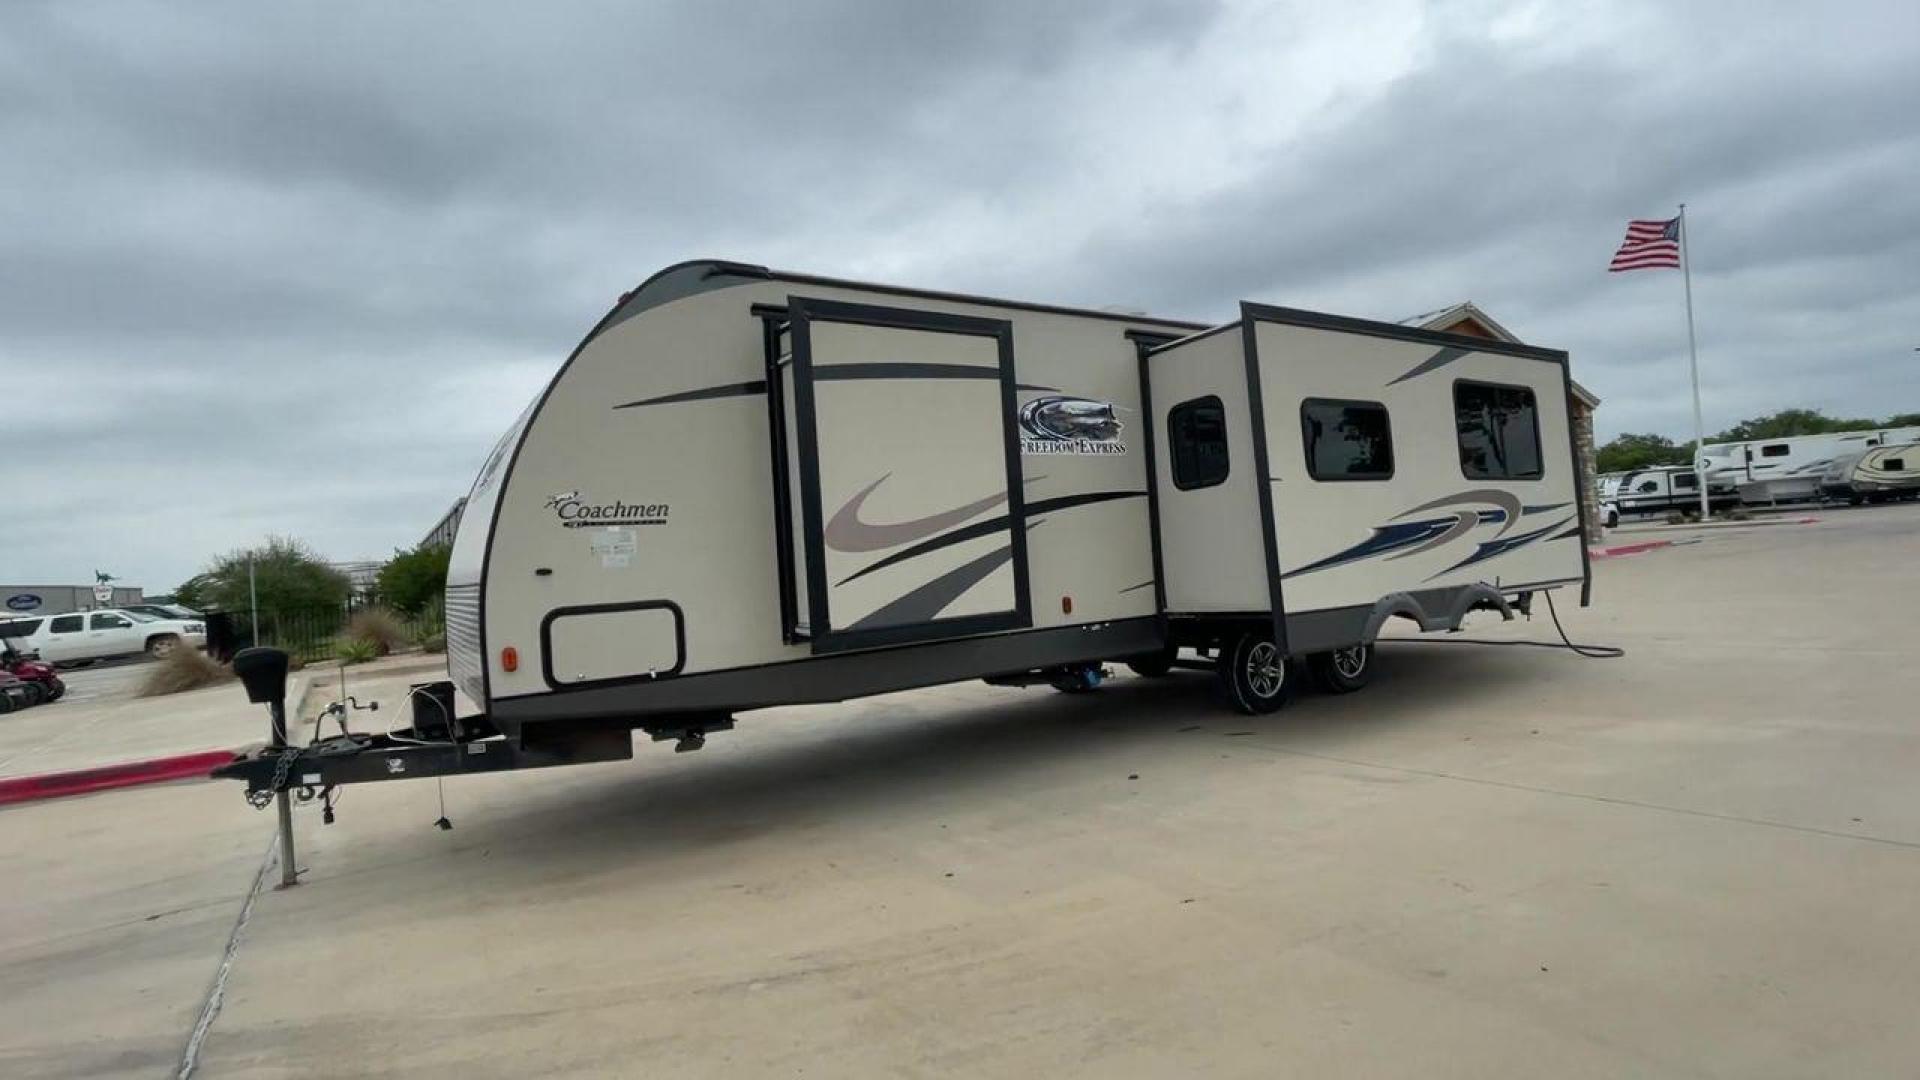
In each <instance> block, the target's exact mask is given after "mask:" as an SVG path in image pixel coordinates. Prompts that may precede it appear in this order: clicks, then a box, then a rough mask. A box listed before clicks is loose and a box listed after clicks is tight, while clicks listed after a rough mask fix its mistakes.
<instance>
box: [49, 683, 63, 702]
mask: <svg viewBox="0 0 1920 1080" xmlns="http://www.w3.org/2000/svg"><path fill="white" fill-rule="evenodd" d="M66 693H67V684H66V683H63V682H61V681H60V680H59V679H55V680H53V683H52V685H51V686H49V687H48V689H47V700H48V701H59V700H60V699H61V698H62V697H64V696H66Z"/></svg>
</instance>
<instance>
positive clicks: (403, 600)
mask: <svg viewBox="0 0 1920 1080" xmlns="http://www.w3.org/2000/svg"><path fill="white" fill-rule="evenodd" d="M451 554H452V550H451V549H449V548H447V547H445V546H443V545H434V546H430V547H417V548H414V549H413V550H412V551H396V552H394V553H393V558H391V559H388V560H387V563H386V565H385V566H382V567H381V568H380V576H379V577H378V578H377V579H376V581H375V584H374V591H375V592H376V593H378V594H379V597H380V602H381V603H383V604H387V605H389V606H391V607H393V608H394V609H396V610H398V611H402V612H405V613H406V614H408V615H418V614H420V613H421V612H422V611H423V610H424V609H425V608H426V606H427V605H428V604H430V603H432V602H434V601H435V600H437V599H439V597H440V595H441V594H442V593H444V592H445V591H446V588H447V559H448V556H450V555H451Z"/></svg>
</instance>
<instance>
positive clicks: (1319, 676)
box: [1307, 645, 1373, 694]
mask: <svg viewBox="0 0 1920 1080" xmlns="http://www.w3.org/2000/svg"><path fill="white" fill-rule="evenodd" d="M1307 671H1308V673H1309V674H1311V675H1312V676H1313V681H1314V684H1315V685H1317V686H1319V687H1320V689H1322V690H1325V691H1326V692H1327V693H1329V694H1351V693H1353V692H1354V691H1355V690H1358V689H1360V688H1361V687H1363V686H1365V685H1367V684H1368V683H1370V682H1372V681H1373V646H1371V645H1349V646H1347V647H1346V648H1344V649H1335V650H1333V651H1332V652H1323V653H1314V654H1313V655H1312V656H1309V657H1307Z"/></svg>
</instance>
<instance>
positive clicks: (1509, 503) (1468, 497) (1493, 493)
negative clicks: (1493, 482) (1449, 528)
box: [1393, 488, 1522, 536]
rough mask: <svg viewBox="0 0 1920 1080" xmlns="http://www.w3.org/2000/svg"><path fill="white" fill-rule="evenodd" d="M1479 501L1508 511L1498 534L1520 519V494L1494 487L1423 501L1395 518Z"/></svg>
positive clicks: (1503, 533)
mask: <svg viewBox="0 0 1920 1080" xmlns="http://www.w3.org/2000/svg"><path fill="white" fill-rule="evenodd" d="M1477 502H1482V503H1492V504H1493V505H1495V506H1497V507H1499V508H1500V509H1502V510H1504V511H1506V513H1507V520H1506V522H1505V523H1504V524H1502V525H1501V526H1500V532H1499V533H1496V534H1495V535H1496V536H1504V535H1506V532H1507V530H1509V529H1511V528H1513V523H1514V522H1516V521H1518V520H1520V512H1521V509H1522V507H1521V505H1520V498H1519V496H1517V495H1511V494H1508V493H1507V492H1504V491H1498V490H1495V489H1494V488H1475V489H1473V490H1472V491H1463V492H1461V493H1460V494H1458V495H1448V496H1446V497H1445V498H1440V499H1435V500H1433V501H1432V502H1423V503H1421V504H1420V505H1419V506H1416V507H1414V508H1413V509H1411V510H1407V511H1404V512H1402V513H1399V514H1395V515H1394V517H1393V520H1395V521H1399V520H1400V519H1401V518H1405V517H1412V516H1413V515H1415V514H1418V513H1421V512H1423V511H1426V510H1438V509H1440V508H1441V507H1443V506H1465V505H1468V504H1470V503H1477Z"/></svg>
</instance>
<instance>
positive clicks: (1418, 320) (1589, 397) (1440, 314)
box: [1399, 300, 1600, 409]
mask: <svg viewBox="0 0 1920 1080" xmlns="http://www.w3.org/2000/svg"><path fill="white" fill-rule="evenodd" d="M1399 322H1400V325H1401V326H1417V327H1419V328H1420V329H1422V330H1441V331H1445V332H1447V333H1451V334H1467V335H1469V336H1473V337H1484V338H1492V339H1493V340H1495V341H1505V342H1510V343H1512V344H1514V345H1524V344H1526V342H1523V341H1521V340H1520V339H1519V338H1518V337H1516V336H1514V333H1513V331H1511V330H1508V329H1507V328H1506V327H1504V326H1501V325H1500V324H1499V323H1497V322H1495V321H1494V319H1493V316H1491V315H1489V314H1487V313H1486V312H1484V311H1482V310H1480V306H1479V305H1478V304H1475V303H1474V302H1473V301H1471V300H1462V301H1460V302H1459V303H1457V304H1453V305H1450V306H1448V307H1443V308H1437V309H1435V310H1433V311H1423V312H1421V313H1420V314H1418V315H1410V316H1408V317H1407V318H1404V319H1401V320H1399ZM1568 381H1569V382H1572V380H1571V379H1569V380H1568ZM1573 396H1574V397H1576V398H1579V399H1580V403H1581V404H1582V405H1585V406H1586V407H1587V408H1588V409H1596V408H1599V406H1600V398H1599V397H1598V396H1596V395H1595V394H1594V392H1593V391H1591V390H1589V389H1587V388H1586V387H1584V386H1581V385H1580V384H1579V383H1577V382H1573Z"/></svg>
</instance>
